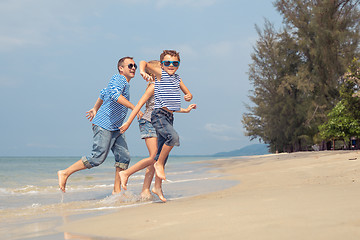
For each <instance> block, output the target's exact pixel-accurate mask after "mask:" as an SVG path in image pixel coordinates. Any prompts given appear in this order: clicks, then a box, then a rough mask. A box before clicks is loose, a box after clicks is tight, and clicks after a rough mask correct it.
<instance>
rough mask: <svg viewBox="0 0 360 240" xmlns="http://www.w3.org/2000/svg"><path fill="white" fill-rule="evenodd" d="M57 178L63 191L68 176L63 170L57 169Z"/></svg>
mask: <svg viewBox="0 0 360 240" xmlns="http://www.w3.org/2000/svg"><path fill="white" fill-rule="evenodd" d="M57 174H58V179H59V188H60V190H61V191H63V192H65V186H66V180H67V178H68V176H67V175H66V174H65V172H64V171H63V170H62V171H58V172H57Z"/></svg>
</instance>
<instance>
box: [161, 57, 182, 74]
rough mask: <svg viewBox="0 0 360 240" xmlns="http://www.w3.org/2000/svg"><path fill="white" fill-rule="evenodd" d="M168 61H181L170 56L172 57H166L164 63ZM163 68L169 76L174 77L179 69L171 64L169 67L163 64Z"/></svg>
mask: <svg viewBox="0 0 360 240" xmlns="http://www.w3.org/2000/svg"><path fill="white" fill-rule="evenodd" d="M166 61H179V59H178V58H177V57H173V56H170V55H165V56H164V59H163V60H162V62H166ZM161 66H162V68H163V69H164V71H165V72H167V73H168V74H169V75H173V74H174V73H175V72H176V71H177V70H178V69H179V66H178V67H174V65H173V64H170V65H169V66H165V65H164V64H163V63H162V64H161Z"/></svg>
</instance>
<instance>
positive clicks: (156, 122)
mask: <svg viewBox="0 0 360 240" xmlns="http://www.w3.org/2000/svg"><path fill="white" fill-rule="evenodd" d="M173 123H174V115H173V114H172V113H170V112H168V111H166V110H164V109H162V108H158V109H155V110H154V111H153V112H152V114H151V124H152V125H153V126H154V128H155V129H156V134H157V137H158V143H159V144H158V146H160V145H161V148H159V149H160V151H161V149H162V145H164V144H166V145H167V146H180V138H179V134H178V133H177V132H176V131H175V129H174V127H173Z"/></svg>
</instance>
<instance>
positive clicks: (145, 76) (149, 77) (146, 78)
mask: <svg viewBox="0 0 360 240" xmlns="http://www.w3.org/2000/svg"><path fill="white" fill-rule="evenodd" d="M140 75H141V76H142V77H143V79H144V80H146V81H147V82H148V81H154V79H153V77H152V76H150V75H149V74H147V73H146V72H140Z"/></svg>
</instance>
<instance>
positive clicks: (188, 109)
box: [185, 104, 196, 113]
mask: <svg viewBox="0 0 360 240" xmlns="http://www.w3.org/2000/svg"><path fill="white" fill-rule="evenodd" d="M192 109H196V104H190V105H189V106H188V107H187V108H186V109H185V113H188V112H190V111H191V110H192Z"/></svg>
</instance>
